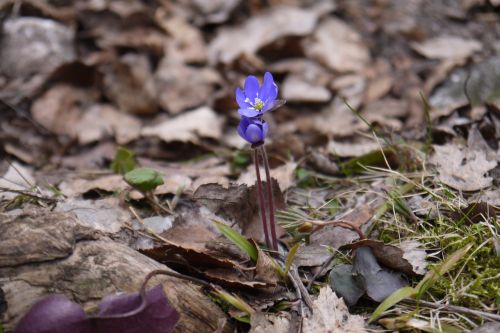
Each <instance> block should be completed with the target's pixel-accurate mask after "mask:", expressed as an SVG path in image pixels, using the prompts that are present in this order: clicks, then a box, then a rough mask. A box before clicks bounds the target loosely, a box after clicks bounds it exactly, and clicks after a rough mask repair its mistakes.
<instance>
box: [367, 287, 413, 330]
mask: <svg viewBox="0 0 500 333" xmlns="http://www.w3.org/2000/svg"><path fill="white" fill-rule="evenodd" d="M416 293H417V291H416V289H415V288H412V287H403V288H401V289H398V290H396V291H395V292H393V293H392V294H390V295H389V296H388V297H387V298H386V299H385V300H384V301H383V302H382V303H380V305H379V306H378V307H377V308H376V309H375V311H374V312H373V314H372V316H371V317H370V320H368V322H369V323H371V322H372V321H374V320H375V319H377V318H378V317H379V316H380V315H381V314H382V312H384V311H385V310H387V309H389V308H390V307H391V306H393V305H394V304H396V303H398V302H400V301H401V300H403V299H405V298H407V297H411V296H414V295H415V294H416Z"/></svg>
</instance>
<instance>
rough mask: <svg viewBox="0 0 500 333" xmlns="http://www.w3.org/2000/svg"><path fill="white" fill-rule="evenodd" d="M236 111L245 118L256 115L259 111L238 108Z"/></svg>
mask: <svg viewBox="0 0 500 333" xmlns="http://www.w3.org/2000/svg"><path fill="white" fill-rule="evenodd" d="M238 113H239V114H240V115H242V116H244V117H247V118H253V117H257V116H258V115H259V114H260V112H259V111H257V110H255V109H248V108H247V109H238Z"/></svg>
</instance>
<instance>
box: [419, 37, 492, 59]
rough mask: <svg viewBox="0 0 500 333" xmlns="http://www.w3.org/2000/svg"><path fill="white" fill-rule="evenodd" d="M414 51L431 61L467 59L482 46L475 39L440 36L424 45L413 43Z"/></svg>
mask: <svg viewBox="0 0 500 333" xmlns="http://www.w3.org/2000/svg"><path fill="white" fill-rule="evenodd" d="M411 45H412V47H413V49H415V51H417V52H418V53H420V54H422V55H423V56H425V57H427V58H430V59H453V58H467V57H469V56H471V55H472V54H473V53H475V52H478V51H480V50H481V49H482V47H483V46H482V44H481V43H480V42H479V41H477V40H475V39H464V38H461V37H457V36H438V37H435V38H431V39H428V40H426V41H425V42H423V43H412V44H411Z"/></svg>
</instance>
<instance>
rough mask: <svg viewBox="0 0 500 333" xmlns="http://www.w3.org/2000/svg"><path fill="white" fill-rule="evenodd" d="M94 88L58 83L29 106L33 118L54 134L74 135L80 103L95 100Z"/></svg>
mask: <svg viewBox="0 0 500 333" xmlns="http://www.w3.org/2000/svg"><path fill="white" fill-rule="evenodd" d="M96 98H97V93H96V91H94V90H90V89H83V88H76V87H72V86H69V85H63V84H58V85H55V86H53V87H52V88H50V89H49V90H47V91H46V92H45V93H44V94H43V95H42V96H41V97H39V98H38V99H37V100H35V101H34V103H33V105H32V106H31V114H32V115H33V118H34V119H35V120H36V121H37V122H38V123H39V124H41V125H42V126H43V127H45V128H46V129H48V130H49V131H51V132H52V133H54V134H59V135H68V136H70V137H76V136H77V135H78V124H79V122H80V119H81V117H82V113H83V108H82V105H85V104H88V103H91V102H92V101H94V100H96Z"/></svg>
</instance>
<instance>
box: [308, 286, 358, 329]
mask: <svg viewBox="0 0 500 333" xmlns="http://www.w3.org/2000/svg"><path fill="white" fill-rule="evenodd" d="M312 311H313V314H312V316H310V317H308V318H304V321H303V327H302V331H303V332H304V333H329V332H343V333H344V332H345V333H363V332H366V330H365V323H364V320H363V318H362V317H361V316H358V315H351V314H350V313H349V310H348V309H347V306H346V305H345V303H344V301H343V300H342V299H340V298H338V297H337V295H335V293H334V292H333V291H332V289H330V287H329V286H326V287H323V288H321V289H320V291H319V296H318V298H317V299H316V300H314V301H313V309H312Z"/></svg>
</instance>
